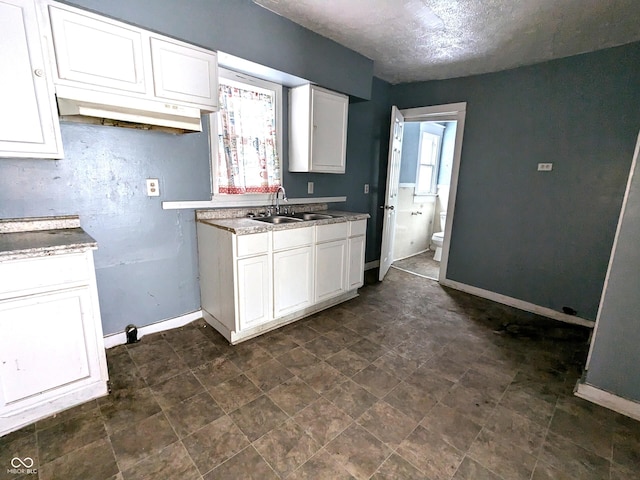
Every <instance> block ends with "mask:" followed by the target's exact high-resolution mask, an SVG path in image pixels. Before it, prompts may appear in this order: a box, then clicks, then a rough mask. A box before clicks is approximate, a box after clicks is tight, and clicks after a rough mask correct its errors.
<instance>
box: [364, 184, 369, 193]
mask: <svg viewBox="0 0 640 480" xmlns="http://www.w3.org/2000/svg"><path fill="white" fill-rule="evenodd" d="M364 193H369V184H368V183H365V184H364Z"/></svg>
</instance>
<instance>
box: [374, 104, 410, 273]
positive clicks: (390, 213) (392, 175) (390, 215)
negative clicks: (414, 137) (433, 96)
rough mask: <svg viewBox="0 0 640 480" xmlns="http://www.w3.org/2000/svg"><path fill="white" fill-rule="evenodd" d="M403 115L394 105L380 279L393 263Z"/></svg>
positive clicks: (383, 207) (383, 206)
mask: <svg viewBox="0 0 640 480" xmlns="http://www.w3.org/2000/svg"><path fill="white" fill-rule="evenodd" d="M403 131H404V117H403V116H402V113H400V110H398V108H397V107H396V106H395V105H394V106H393V107H392V109H391V133H390V138H389V164H388V167H387V190H386V193H385V201H384V205H382V206H381V207H380V208H382V209H384V220H383V224H382V251H381V252H380V275H379V277H378V279H379V280H380V281H382V279H384V276H385V275H386V274H387V272H388V271H389V268H390V267H391V264H392V263H393V236H394V232H395V230H396V207H397V206H398V184H399V183H400V160H401V158H402V132H403Z"/></svg>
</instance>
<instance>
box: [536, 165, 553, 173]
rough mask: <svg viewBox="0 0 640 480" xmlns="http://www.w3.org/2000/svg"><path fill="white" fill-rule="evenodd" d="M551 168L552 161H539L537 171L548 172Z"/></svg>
mask: <svg viewBox="0 0 640 480" xmlns="http://www.w3.org/2000/svg"><path fill="white" fill-rule="evenodd" d="M551 170H553V163H539V164H538V171H539V172H550V171H551Z"/></svg>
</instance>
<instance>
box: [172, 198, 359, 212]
mask: <svg viewBox="0 0 640 480" xmlns="http://www.w3.org/2000/svg"><path fill="white" fill-rule="evenodd" d="M346 201H347V197H305V198H289V203H290V204H298V205H301V204H307V203H339V202H346ZM264 205H265V202H264V200H251V199H247V200H242V201H237V200H236V201H234V202H233V203H230V202H221V201H215V200H185V201H176V202H162V209H163V210H180V209H196V208H234V207H261V206H264Z"/></svg>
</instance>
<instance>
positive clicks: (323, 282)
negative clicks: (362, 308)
mask: <svg viewBox="0 0 640 480" xmlns="http://www.w3.org/2000/svg"><path fill="white" fill-rule="evenodd" d="M346 258H347V241H346V240H337V241H335V242H327V243H321V244H319V245H316V302H321V301H322V300H326V299H328V298H331V297H335V296H337V295H340V294H341V293H344V292H345V291H346V290H347V289H346V287H345V282H346V270H347V266H346Z"/></svg>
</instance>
